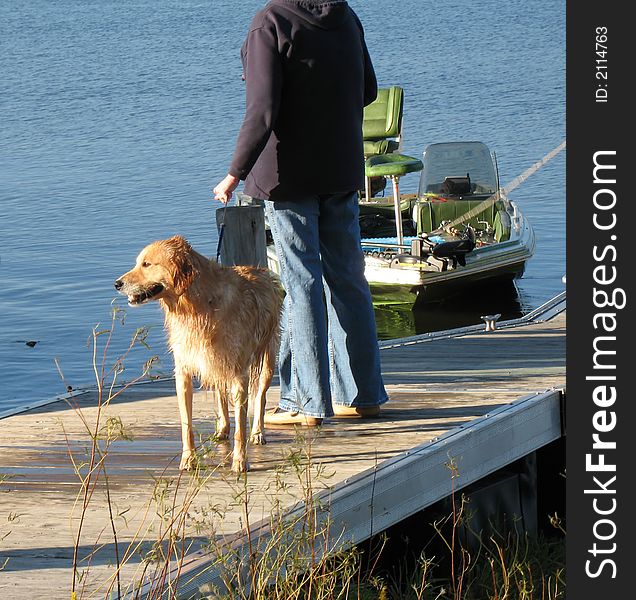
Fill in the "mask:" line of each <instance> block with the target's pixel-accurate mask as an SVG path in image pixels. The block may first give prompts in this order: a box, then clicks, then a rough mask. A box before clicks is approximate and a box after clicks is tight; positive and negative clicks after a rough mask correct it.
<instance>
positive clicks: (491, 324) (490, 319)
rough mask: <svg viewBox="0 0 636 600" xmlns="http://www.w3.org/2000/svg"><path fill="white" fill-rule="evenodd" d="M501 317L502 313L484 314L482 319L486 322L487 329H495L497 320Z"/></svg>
mask: <svg viewBox="0 0 636 600" xmlns="http://www.w3.org/2000/svg"><path fill="white" fill-rule="evenodd" d="M499 317H501V313H498V314H496V315H483V316H482V317H481V320H482V321H483V322H484V323H486V331H495V330H496V329H497V320H498V319H499Z"/></svg>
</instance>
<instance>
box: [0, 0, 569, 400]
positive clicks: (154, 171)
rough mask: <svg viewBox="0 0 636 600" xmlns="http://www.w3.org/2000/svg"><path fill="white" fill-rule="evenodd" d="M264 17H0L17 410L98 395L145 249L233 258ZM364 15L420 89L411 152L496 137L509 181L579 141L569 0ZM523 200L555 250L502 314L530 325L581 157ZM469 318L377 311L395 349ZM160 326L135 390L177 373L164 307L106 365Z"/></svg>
mask: <svg viewBox="0 0 636 600" xmlns="http://www.w3.org/2000/svg"><path fill="white" fill-rule="evenodd" d="M262 4H263V2H261V1H260V0H258V1H257V0H241V1H240V2H239V1H224V2H222V1H218V0H216V1H214V2H212V1H201V0H200V1H197V2H188V1H183V0H182V1H178V2H177V1H173V2H169V1H166V0H153V1H152V2H142V1H135V0H128V1H126V2H105V1H103V0H93V1H87V0H49V1H44V0H31V1H30V2H23V1H22V0H3V1H2V2H1V3H0V40H1V41H0V48H1V52H0V74H1V76H0V124H1V125H0V132H1V133H0V234H1V240H2V243H1V246H0V278H1V279H0V412H1V411H2V410H4V409H6V408H9V407H11V406H12V405H16V404H22V403H25V402H27V401H29V400H32V399H42V398H48V397H51V396H54V395H56V394H58V393H63V392H64V390H65V388H66V385H67V384H70V385H73V386H74V387H81V386H82V385H86V384H91V383H92V382H94V379H93V374H92V370H91V363H92V359H91V352H90V348H89V347H87V339H89V338H90V337H91V332H92V330H93V327H94V326H95V325H96V324H98V323H101V326H100V327H101V328H105V327H107V326H109V323H110V311H111V301H112V300H113V298H114V297H115V293H114V290H113V287H112V282H113V280H114V279H115V278H116V277H117V276H118V275H120V274H121V273H122V272H124V271H125V270H127V269H128V268H129V267H130V265H131V264H132V262H133V260H134V258H135V256H136V254H137V253H138V251H139V250H140V249H141V248H142V247H143V246H144V245H145V244H147V243H148V242H150V241H152V240H154V239H158V238H163V237H168V236H170V235H173V234H175V233H180V234H182V235H184V236H186V237H187V238H188V239H189V240H190V242H191V243H192V244H193V246H194V247H195V248H197V249H198V250H199V251H201V252H203V253H204V254H208V255H210V256H212V255H214V254H215V252H216V242H217V235H216V226H215V220H214V216H215V210H216V208H217V207H218V205H217V204H215V203H214V202H213V201H212V200H211V193H210V190H211V188H212V187H213V186H214V184H216V182H217V181H218V180H219V179H220V178H221V177H222V176H223V175H225V173H226V169H227V165H228V164H229V161H230V158H231V153H232V149H233V144H234V141H235V139H236V134H237V131H238V128H239V126H240V121H241V116H242V111H243V88H242V85H243V84H242V82H241V79H240V75H241V64H240V60H239V48H240V45H241V43H242V40H243V38H244V35H245V31H246V28H247V25H248V23H249V20H250V17H251V15H252V13H253V12H254V11H255V10H256V9H257V8H259V7H260V6H262ZM351 5H352V6H353V7H354V9H355V10H356V11H357V12H358V14H359V16H360V17H361V19H362V21H363V23H364V24H365V27H366V35H367V42H368V45H369V48H370V51H371V54H372V56H373V58H374V62H375V66H376V71H377V74H378V79H379V81H380V84H381V85H402V86H403V87H404V88H405V90H406V105H405V119H404V130H405V144H404V146H405V147H404V150H405V152H407V153H410V154H414V155H419V154H420V153H421V152H422V150H423V149H424V147H425V146H426V145H427V144H428V143H431V142H440V141H453V140H482V141H484V142H485V143H487V144H488V145H489V146H490V147H491V149H494V150H496V151H497V155H498V158H499V167H500V173H501V180H502V183H503V184H506V183H507V182H508V181H510V180H511V179H513V178H514V177H515V176H517V175H518V174H519V173H521V172H522V171H523V170H525V169H526V168H527V167H528V166H530V165H531V164H532V163H533V162H535V161H536V160H538V159H539V158H541V157H542V156H543V155H544V154H546V153H547V152H548V151H549V150H551V149H552V148H554V147H555V146H557V145H558V144H559V143H560V142H561V141H562V140H563V139H564V137H565V23H564V20H565V3H564V1H563V0H543V1H541V0H539V1H536V2H524V1H522V0H510V1H508V2H499V1H498V0H479V1H477V2H476V1H474V0H449V1H448V2H445V3H441V4H440V3H437V2H435V3H433V2H428V1H424V0H400V1H399V2H393V3H387V2H386V1H385V0H364V1H363V0H353V1H352V2H351ZM412 177H414V179H412V180H410V179H409V178H405V180H404V181H403V185H402V188H403V189H404V190H405V191H415V189H416V187H417V180H416V178H415V176H412ZM513 199H515V200H517V202H518V203H519V204H520V205H521V207H522V209H523V210H524V212H525V213H526V214H527V215H528V216H529V218H530V219H531V221H532V223H533V224H534V226H535V229H536V232H537V237H538V251H537V254H536V255H535V257H534V258H533V259H532V261H531V262H530V263H529V266H528V270H527V272H526V275H525V277H524V279H522V280H521V281H520V283H519V286H518V288H519V293H520V295H519V298H518V299H516V300H515V299H513V300H509V301H507V305H506V307H504V308H505V310H506V311H507V310H508V309H509V310H511V311H513V312H514V311H516V310H523V309H527V308H530V307H534V306H537V305H538V304H540V303H541V302H543V301H544V300H546V299H548V298H550V297H551V296H552V295H554V294H555V293H558V292H560V291H562V289H563V284H562V283H561V277H562V275H563V274H564V269H565V255H564V253H565V225H564V216H565V156H564V153H562V155H560V156H559V157H557V158H556V159H554V160H553V161H552V162H551V163H549V165H548V166H546V167H544V168H543V169H542V170H541V171H539V173H537V174H536V175H534V176H533V177H531V178H530V179H529V180H528V181H527V182H526V183H525V184H523V185H522V186H521V187H520V188H518V189H517V191H516V192H515V193H514V194H513ZM483 300H484V299H483V298H480V299H479V301H480V302H482V301H483ZM120 304H121V305H122V306H123V303H122V302H120ZM470 309H471V306H468V307H467V306H464V307H448V308H447V309H445V310H443V311H441V312H440V311H437V312H428V313H427V312H424V313H417V314H416V315H413V314H412V313H410V311H404V310H401V311H394V312H391V311H389V312H387V310H386V309H383V310H381V311H379V312H378V316H379V320H380V321H381V327H380V329H381V331H382V333H383V335H389V334H391V333H394V332H397V333H401V334H408V333H413V332H415V331H422V330H427V329H431V328H434V327H439V326H444V327H448V326H453V324H454V323H459V324H462V323H463V322H464V321H465V319H466V318H471V317H467V316H466V315H467V314H471V310H470ZM474 309H475V310H478V311H481V310H482V307H481V306H478V307H474ZM496 309H497V307H495V310H496ZM475 310H473V311H472V313H473V317H474V312H475ZM481 314H483V312H482V313H481ZM142 325H143V326H149V327H150V328H151V333H150V336H149V343H150V345H151V346H152V350H151V351H150V352H148V351H146V350H143V351H142V350H139V351H135V352H134V353H133V354H132V355H131V356H130V357H129V359H128V361H127V363H126V364H127V365H128V371H127V373H126V375H127V376H132V375H133V374H134V373H135V372H136V369H137V367H138V365H139V364H141V363H142V362H143V361H144V360H145V359H146V358H148V356H149V355H150V354H152V353H156V354H158V355H160V356H161V357H162V358H163V361H162V368H163V370H164V371H165V372H169V371H170V360H169V358H167V357H166V356H165V347H164V342H163V333H162V331H161V316H160V312H159V307H158V306H157V305H147V306H144V307H141V308H139V309H137V310H132V309H130V310H129V311H128V313H127V318H126V322H125V325H123V326H118V328H117V331H116V334H115V339H114V341H113V346H112V352H111V354H110V355H109V356H111V357H112V359H111V358H109V359H108V361H110V362H112V361H113V360H114V358H115V356H116V355H117V353H118V352H121V351H122V350H123V349H124V348H125V346H126V344H127V341H128V339H129V338H130V337H131V335H132V333H133V331H134V330H135V329H136V328H137V327H140V326H142ZM99 339H100V343H101V341H102V340H104V338H103V337H100V338H99ZM27 341H34V342H37V343H36V344H35V346H33V347H30V346H28V345H27V344H26V343H25V342H27ZM56 359H57V362H58V364H59V367H60V369H61V371H62V373H63V375H64V379H65V381H64V382H63V381H62V379H61V376H60V374H59V372H58V368H57V367H56V363H55V361H56ZM110 362H109V364H110Z"/></svg>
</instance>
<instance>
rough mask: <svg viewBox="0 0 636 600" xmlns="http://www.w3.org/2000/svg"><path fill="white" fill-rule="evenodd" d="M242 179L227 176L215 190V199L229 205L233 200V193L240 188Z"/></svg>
mask: <svg viewBox="0 0 636 600" xmlns="http://www.w3.org/2000/svg"><path fill="white" fill-rule="evenodd" d="M239 183H240V179H238V178H237V177H234V175H229V174H228V175H227V176H226V177H225V179H223V180H222V181H220V182H219V184H218V185H217V186H216V187H215V188H214V190H213V191H214V199H215V200H220V201H221V202H223V204H227V203H228V202H229V201H230V198H232V192H233V191H234V190H235V189H236V188H237V187H238V184H239Z"/></svg>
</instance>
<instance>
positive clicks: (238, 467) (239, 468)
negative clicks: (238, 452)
mask: <svg viewBox="0 0 636 600" xmlns="http://www.w3.org/2000/svg"><path fill="white" fill-rule="evenodd" d="M249 470H250V466H249V465H248V464H247V459H246V458H234V459H233V460H232V473H236V474H237V475H238V474H239V473H247V472H248V471H249Z"/></svg>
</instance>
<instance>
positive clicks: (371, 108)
mask: <svg viewBox="0 0 636 600" xmlns="http://www.w3.org/2000/svg"><path fill="white" fill-rule="evenodd" d="M403 99H404V90H403V89H402V88H401V87H397V86H394V87H389V88H380V89H379V90H378V96H377V98H376V99H375V100H374V101H373V102H372V103H371V104H369V105H368V106H365V107H364V115H363V121H362V139H363V140H364V141H365V142H367V141H369V142H377V141H384V140H387V139H389V138H399V136H400V133H401V129H402V110H403V106H402V105H403ZM384 153H385V150H382V151H381V152H374V154H384ZM365 154H366V150H365Z"/></svg>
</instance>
